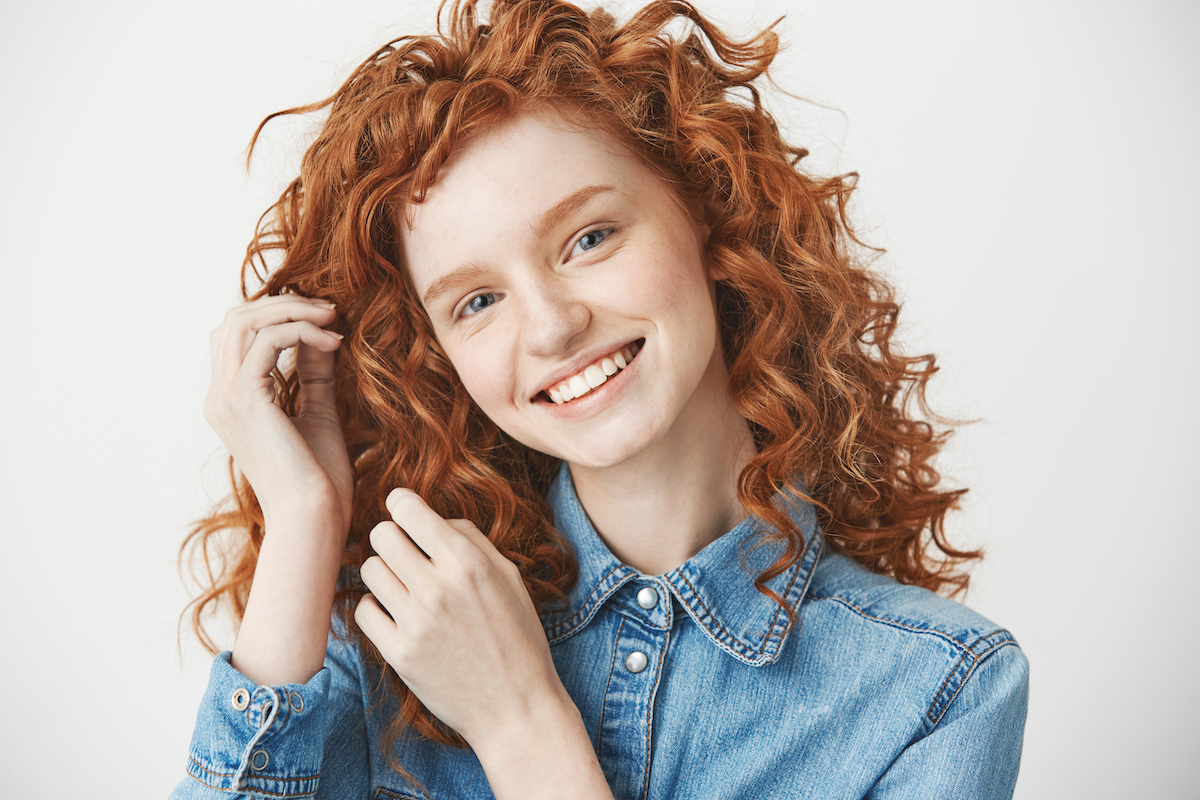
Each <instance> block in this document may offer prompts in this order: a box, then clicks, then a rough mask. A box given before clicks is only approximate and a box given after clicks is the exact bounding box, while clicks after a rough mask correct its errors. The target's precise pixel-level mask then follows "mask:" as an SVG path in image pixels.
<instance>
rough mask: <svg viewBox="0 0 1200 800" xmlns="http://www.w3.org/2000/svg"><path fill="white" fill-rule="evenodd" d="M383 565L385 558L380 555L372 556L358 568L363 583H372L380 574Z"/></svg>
mask: <svg viewBox="0 0 1200 800" xmlns="http://www.w3.org/2000/svg"><path fill="white" fill-rule="evenodd" d="M382 566H383V559H381V558H380V557H379V556H371V557H370V558H368V559H367V560H366V561H364V562H363V563H362V566H361V567H359V568H358V574H359V577H361V578H362V579H363V583H370V582H371V581H373V580H375V578H376V577H377V576H378V575H379V570H380V568H381V567H382Z"/></svg>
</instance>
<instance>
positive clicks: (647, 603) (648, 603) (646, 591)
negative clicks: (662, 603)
mask: <svg viewBox="0 0 1200 800" xmlns="http://www.w3.org/2000/svg"><path fill="white" fill-rule="evenodd" d="M637 601H638V605H639V606H641V607H642V608H644V609H646V610H647V611H649V610H650V609H652V608H654V607H655V606H656V605H658V592H656V591H654V587H653V586H643V587H642V589H641V591H639V592H638V593H637Z"/></svg>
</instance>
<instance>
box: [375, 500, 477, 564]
mask: <svg viewBox="0 0 1200 800" xmlns="http://www.w3.org/2000/svg"><path fill="white" fill-rule="evenodd" d="M384 505H386V506H387V510H388V511H389V512H390V513H391V515H392V519H393V520H394V521H395V522H396V524H397V525H399V526H400V527H401V528H403V529H404V532H405V533H407V534H408V535H409V536H410V537H411V538H412V540H413V542H415V543H416V545H417V547H419V548H421V549H422V550H424V551H425V552H426V553H428V554H429V558H430V560H431V561H433V563H434V564H437V563H438V561H439V560H443V559H450V558H452V557H454V556H455V555H461V554H462V548H463V545H464V544H465V543H466V540H465V539H464V538H463V537H462V536H460V535H458V531H457V530H455V529H454V528H453V527H451V526H450V525H447V524H446V520H444V519H442V517H441V516H439V515H438V513H437V512H436V511H434V510H433V509H432V508H430V507H429V505H428V504H427V503H426V502H425V501H424V500H423V499H422V498H421V496H420V495H418V494H417V493H416V492H414V491H413V490H412V489H404V488H399V489H393V490H392V491H391V492H390V493H389V494H388V496H387V500H386V501H384Z"/></svg>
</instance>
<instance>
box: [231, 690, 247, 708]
mask: <svg viewBox="0 0 1200 800" xmlns="http://www.w3.org/2000/svg"><path fill="white" fill-rule="evenodd" d="M230 700H231V701H232V702H233V707H234V708H235V709H237V710H238V711H245V710H246V709H247V708H249V707H250V693H249V692H248V691H246V690H245V689H234V690H233V697H231V698H230Z"/></svg>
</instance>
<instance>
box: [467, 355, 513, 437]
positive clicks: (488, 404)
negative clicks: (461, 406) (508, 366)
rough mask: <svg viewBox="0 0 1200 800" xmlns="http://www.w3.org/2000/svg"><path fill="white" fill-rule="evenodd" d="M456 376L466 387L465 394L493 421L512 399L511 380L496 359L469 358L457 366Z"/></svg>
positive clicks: (496, 420) (495, 420)
mask: <svg viewBox="0 0 1200 800" xmlns="http://www.w3.org/2000/svg"><path fill="white" fill-rule="evenodd" d="M458 376H459V378H460V379H461V380H462V382H463V386H465V387H466V389H467V394H469V395H471V399H472V400H474V401H475V404H476V405H477V406H479V407H480V408H481V409H482V410H483V412H484V413H485V414H487V415H488V416H489V417H490V418H491V419H492V421H493V422H499V420H498V419H496V417H497V415H498V414H501V413H503V410H504V409H505V408H507V407H508V406H509V405H510V403H511V400H512V394H513V393H512V387H513V382H512V381H511V380H509V379H508V375H507V373H506V371H505V370H504V369H503V367H502V364H501V363H500V362H498V361H494V360H488V359H486V358H482V359H470V360H468V361H467V362H466V363H464V364H462V365H461V366H459V367H458Z"/></svg>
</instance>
